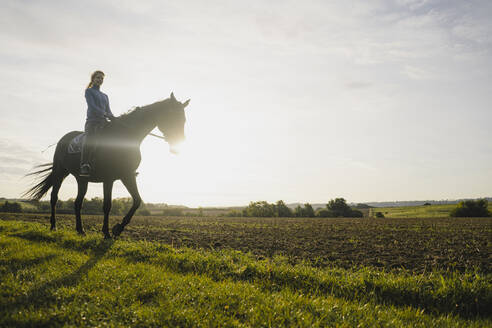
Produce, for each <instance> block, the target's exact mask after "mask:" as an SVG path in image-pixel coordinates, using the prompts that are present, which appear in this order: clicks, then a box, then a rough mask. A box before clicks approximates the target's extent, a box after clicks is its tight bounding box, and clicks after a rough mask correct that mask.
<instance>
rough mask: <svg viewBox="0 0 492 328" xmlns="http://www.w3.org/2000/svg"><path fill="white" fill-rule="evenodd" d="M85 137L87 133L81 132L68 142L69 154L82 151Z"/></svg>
mask: <svg viewBox="0 0 492 328" xmlns="http://www.w3.org/2000/svg"><path fill="white" fill-rule="evenodd" d="M84 139H85V133H81V134H79V135H77V136H76V137H75V138H73V139H72V140H71V141H70V142H69V143H68V153H69V154H78V153H81V152H82V145H83V142H84Z"/></svg>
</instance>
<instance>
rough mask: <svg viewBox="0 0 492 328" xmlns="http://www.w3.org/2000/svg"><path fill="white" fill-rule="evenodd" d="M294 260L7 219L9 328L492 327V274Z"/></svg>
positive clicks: (0, 258) (2, 308)
mask: <svg viewBox="0 0 492 328" xmlns="http://www.w3.org/2000/svg"><path fill="white" fill-rule="evenodd" d="M287 262H288V261H287V259H286V258H281V257H276V258H274V259H269V260H261V261H259V260H255V258H254V257H253V256H251V255H249V254H244V253H241V252H238V251H233V250H220V251H213V250H209V251H206V250H192V249H188V248H180V249H174V248H171V247H170V246H168V245H165V244H161V243H158V242H144V241H130V240H126V241H124V240H116V241H105V240H102V239H101V237H100V235H99V234H89V235H87V236H86V237H80V236H78V235H76V234H74V233H73V232H71V231H64V230H62V231H58V232H49V231H48V230H47V229H46V227H45V226H44V225H41V224H38V223H26V222H18V221H0V326H1V327H32V326H73V327H84V326H88V327H96V326H97V327H103V326H129V327H149V326H169V327H175V326H180V327H195V326H202V327H210V326H212V327H248V326H254V327H278V326H293V327H326V326H341V327H373V326H380V327H397V326H414V327H464V326H469V327H490V326H492V321H491V317H490V313H489V312H487V310H489V309H490V308H491V307H492V282H491V280H492V279H491V275H490V274H482V273H478V272H465V273H458V272H429V273H425V274H420V275H415V274H412V273H405V272H401V273H388V272H384V271H377V270H374V269H370V268H359V269H357V270H355V269H354V270H346V269H341V268H325V269H317V268H313V267H311V266H308V265H303V264H300V265H295V266H293V265H290V264H288V263H287Z"/></svg>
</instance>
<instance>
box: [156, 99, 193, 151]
mask: <svg viewBox="0 0 492 328" xmlns="http://www.w3.org/2000/svg"><path fill="white" fill-rule="evenodd" d="M165 102H166V105H167V106H166V107H167V110H166V111H165V113H166V114H165V115H162V116H161V117H160V118H159V120H158V122H157V127H158V129H159V130H160V131H161V132H162V134H163V135H164V138H165V139H166V141H167V142H168V143H169V145H170V146H171V147H170V151H171V153H173V154H177V153H178V149H177V145H178V144H179V143H181V142H182V141H184V139H185V135H184V124H185V122H186V116H185V111H184V109H185V107H186V106H188V104H189V103H190V99H188V100H187V101H185V102H184V103H181V102H179V101H177V100H176V98H175V97H174V94H173V93H171V97H170V98H169V99H166V100H165Z"/></svg>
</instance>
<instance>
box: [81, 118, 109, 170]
mask: <svg viewBox="0 0 492 328" xmlns="http://www.w3.org/2000/svg"><path fill="white" fill-rule="evenodd" d="M104 125H105V122H98V121H87V122H85V138H84V141H83V145H82V154H81V156H80V165H84V164H90V165H91V166H93V164H94V163H93V153H94V150H95V149H96V147H97V136H98V134H99V132H100V131H101V129H102V128H103V127H104Z"/></svg>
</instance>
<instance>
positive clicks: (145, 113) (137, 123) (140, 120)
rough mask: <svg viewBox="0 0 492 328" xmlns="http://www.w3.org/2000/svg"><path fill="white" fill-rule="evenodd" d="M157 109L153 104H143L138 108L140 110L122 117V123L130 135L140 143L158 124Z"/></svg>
mask: <svg viewBox="0 0 492 328" xmlns="http://www.w3.org/2000/svg"><path fill="white" fill-rule="evenodd" d="M156 111H157V109H156V108H153V107H152V105H149V106H143V107H141V108H140V109H138V112H135V113H131V114H129V116H127V117H125V118H122V122H121V125H122V126H123V127H125V128H126V129H127V131H128V132H130V133H129V134H127V135H129V136H132V137H134V138H136V139H137V141H138V143H141V142H142V140H143V139H144V138H145V137H146V136H147V135H148V134H149V133H150V132H151V131H152V130H153V129H154V128H155V127H156V126H157V123H156V120H157V119H156V116H157V113H156Z"/></svg>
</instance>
